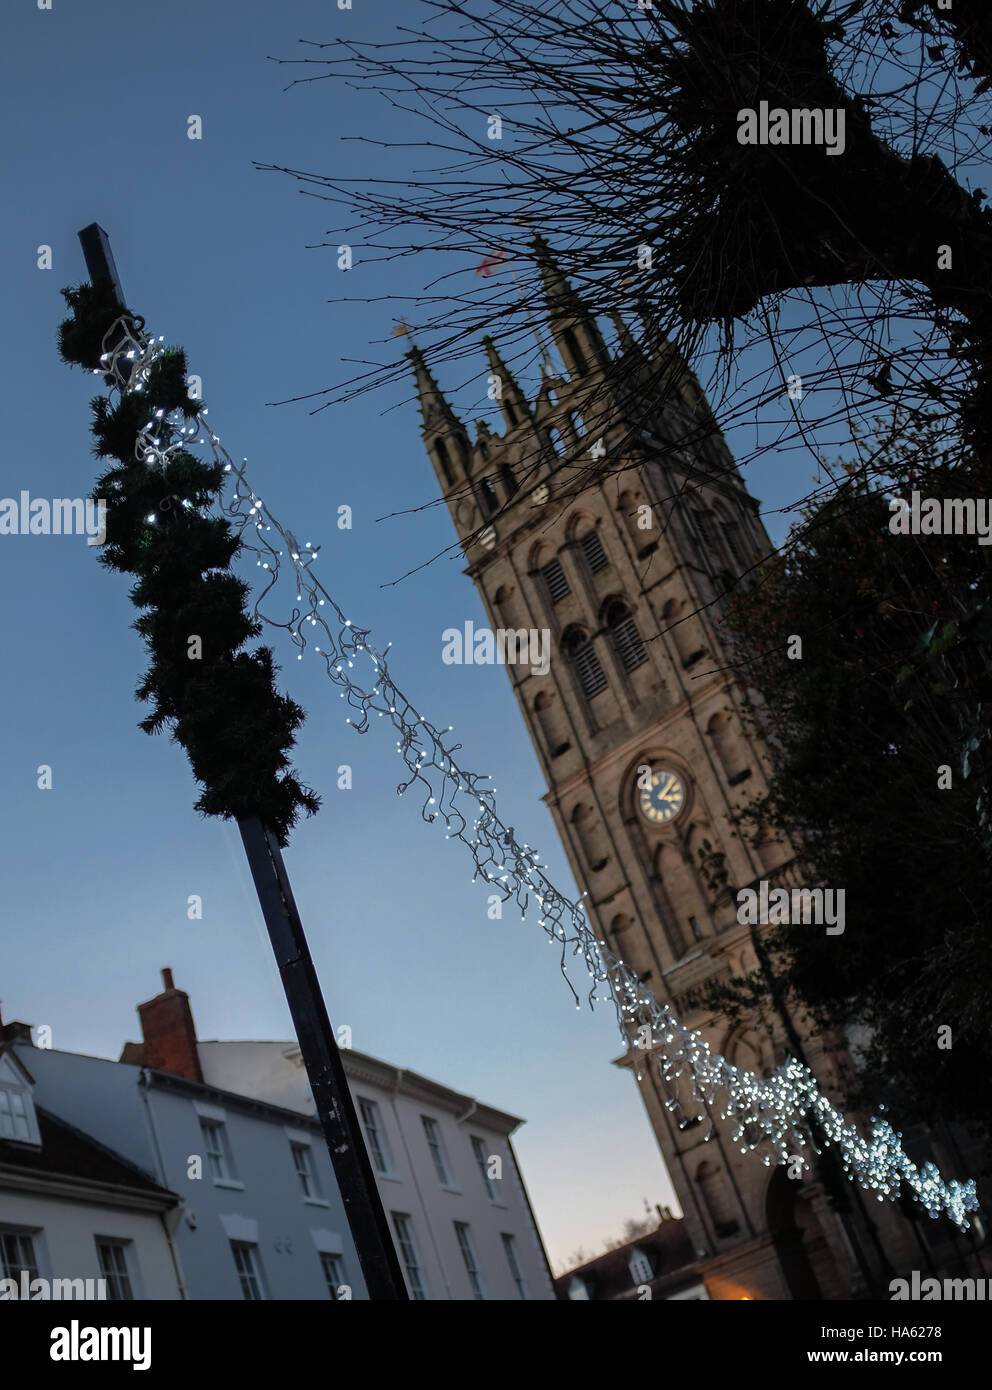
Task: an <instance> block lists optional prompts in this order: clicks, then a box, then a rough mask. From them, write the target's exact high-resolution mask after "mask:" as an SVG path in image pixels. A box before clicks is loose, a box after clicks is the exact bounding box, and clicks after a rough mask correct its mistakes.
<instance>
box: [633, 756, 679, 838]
mask: <svg viewBox="0 0 992 1390" xmlns="http://www.w3.org/2000/svg"><path fill="white" fill-rule="evenodd" d="M638 797H639V802H638V804H639V805H640V808H641V815H642V816H644V818H645V820H649V821H650V822H651V824H652V825H667V824H668V822H669V821H673V820H674V819H675V817H676V816H677V815H678V813H679V812H680V811H681V810H682V807H683V806H684V805H685V787H684V786H683V784H682V779H681V778H680V777H679V776H678V774H677V773H675V772H671V771H669V769H668V768H664V767H661V768H658V770H657V771H656V772H652V774H651V786H650V789H646V788H644V787H642V788H641V789H640V791H639V793H638Z"/></svg>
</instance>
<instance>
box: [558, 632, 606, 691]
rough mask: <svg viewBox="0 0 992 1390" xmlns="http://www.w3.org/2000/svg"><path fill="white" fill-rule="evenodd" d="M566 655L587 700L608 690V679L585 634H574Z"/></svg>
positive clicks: (566, 648)
mask: <svg viewBox="0 0 992 1390" xmlns="http://www.w3.org/2000/svg"><path fill="white" fill-rule="evenodd" d="M565 650H566V654H567V656H568V659H569V661H571V663H572V667H573V669H574V671H575V674H576V677H577V678H578V682H579V686H580V688H581V690H582V693H583V695H585V697H586V698H587V699H592V697H593V695H598V694H599V692H600V691H601V690H605V689H606V677H605V676H604V675H603V668H602V666H600V664H599V657H598V656H597V655H596V649H595V647H594V646H593V644H592V641H591V639H590V637H589V636H588V634H587V633H585V632H574V633H572V635H571V636H570V637H569V638H568V640H567V642H566V647H565Z"/></svg>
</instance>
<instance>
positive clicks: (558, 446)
mask: <svg viewBox="0 0 992 1390" xmlns="http://www.w3.org/2000/svg"><path fill="white" fill-rule="evenodd" d="M548 443H549V444H550V445H551V447H552V449H553V450H554V451H555V453H556V454H557V455H558V457H559V458H561V456H562V454H563V453H564V452H565V441H564V440H563V439H562V437H561V433H560V431H558V430H556V429H550V430H548Z"/></svg>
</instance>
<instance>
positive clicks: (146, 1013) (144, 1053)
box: [121, 967, 203, 1081]
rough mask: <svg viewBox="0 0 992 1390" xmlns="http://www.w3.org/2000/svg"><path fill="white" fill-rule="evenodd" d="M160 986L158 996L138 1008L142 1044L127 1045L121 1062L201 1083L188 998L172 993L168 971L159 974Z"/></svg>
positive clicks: (177, 990)
mask: <svg viewBox="0 0 992 1390" xmlns="http://www.w3.org/2000/svg"><path fill="white" fill-rule="evenodd" d="M162 984H163V986H164V988H163V990H162V993H161V994H156V996H155V998H154V999H149V1000H148V1001H147V1002H146V1003H144V1004H139V1005H138V1017H139V1019H140V1020H141V1036H142V1038H143V1039H144V1042H143V1043H141V1044H140V1047H138V1048H134V1047H133V1044H131V1043H128V1045H127V1047H126V1048H125V1054H129V1055H125V1056H124V1057H122V1059H121V1060H122V1061H125V1060H126V1061H134V1062H139V1063H140V1064H141V1065H142V1066H146V1067H153V1068H154V1069H155V1070H156V1071H167V1072H170V1073H171V1074H172V1075H173V1076H185V1077H186V1078H187V1080H189V1081H202V1080H203V1072H202V1071H201V1070H200V1058H199V1054H198V1053H197V1050H196V1026H195V1024H194V1023H193V1011H192V1009H191V1008H190V1006H189V995H188V994H187V993H186V992H185V990H182V989H176V986H175V984H174V982H173V979H172V971H171V970H170V969H169V968H168V967H166V968H165V969H164V970H163V971H162Z"/></svg>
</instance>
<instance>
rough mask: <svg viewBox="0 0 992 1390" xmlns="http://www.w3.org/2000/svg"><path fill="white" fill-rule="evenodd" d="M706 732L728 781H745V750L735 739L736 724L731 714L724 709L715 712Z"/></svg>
mask: <svg viewBox="0 0 992 1390" xmlns="http://www.w3.org/2000/svg"><path fill="white" fill-rule="evenodd" d="M706 732H707V733H708V734H709V736H710V738H711V739H712V740H713V748H714V751H715V752H716V756H717V758H718V760H719V762H720V765H721V767H722V768H723V772H724V776H725V777H726V778H727V781H728V782H736V781H741V782H743V781H744V777H743V776H742V775H741V774H742V773H744V772H745V771H746V770H747V763H746V762H745V758H744V753H743V751H742V750H741V748H740V747H739V745H738V744H737V741H736V740H735V739H734V736H733V733H734V726H733V724H732V723H731V721H730V716H729V714H726V713H724V712H723V711H720V712H719V713H717V714H714V716H713V718H712V719H711V720H710V722H709V724H707V726H706Z"/></svg>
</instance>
